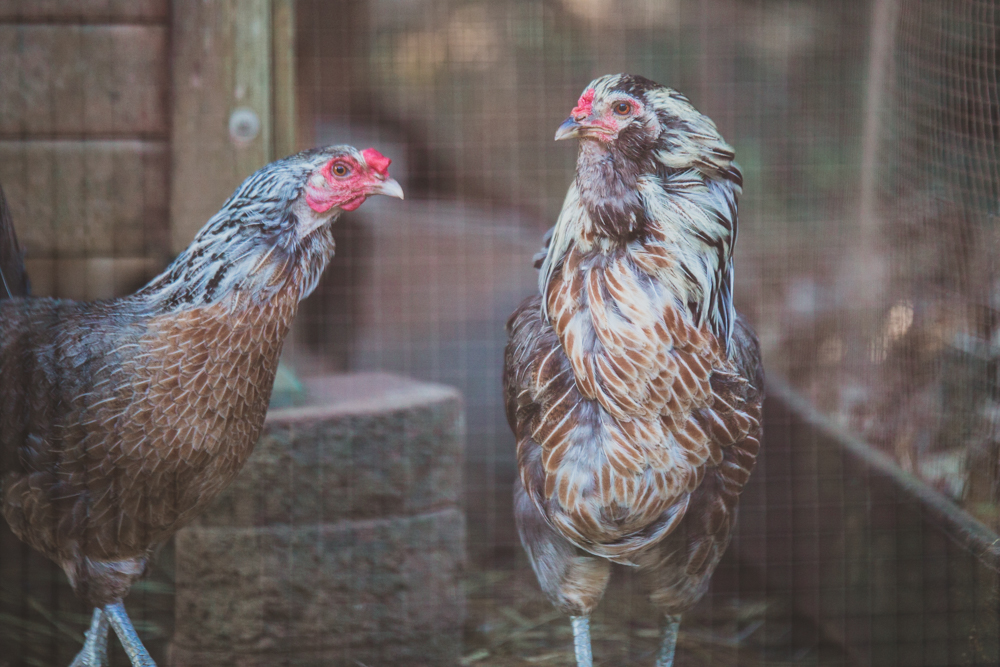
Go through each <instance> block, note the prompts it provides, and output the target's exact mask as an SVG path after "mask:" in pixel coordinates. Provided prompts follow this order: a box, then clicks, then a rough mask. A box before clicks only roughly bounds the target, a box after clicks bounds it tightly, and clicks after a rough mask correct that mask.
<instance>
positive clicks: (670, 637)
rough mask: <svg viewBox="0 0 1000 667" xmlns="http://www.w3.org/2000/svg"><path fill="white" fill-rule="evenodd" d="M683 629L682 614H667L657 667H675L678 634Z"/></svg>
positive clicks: (657, 655) (657, 656)
mask: <svg viewBox="0 0 1000 667" xmlns="http://www.w3.org/2000/svg"><path fill="white" fill-rule="evenodd" d="M680 627H681V615H680V614H667V620H666V623H665V624H664V626H663V641H662V643H661V644H660V651H659V652H658V653H657V654H656V667H673V664H674V652H675V651H676V649H677V632H678V630H679V629H680Z"/></svg>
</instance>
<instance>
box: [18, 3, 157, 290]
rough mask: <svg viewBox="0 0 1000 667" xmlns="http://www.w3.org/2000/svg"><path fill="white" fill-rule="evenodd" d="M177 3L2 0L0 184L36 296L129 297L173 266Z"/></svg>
mask: <svg viewBox="0 0 1000 667" xmlns="http://www.w3.org/2000/svg"><path fill="white" fill-rule="evenodd" d="M169 9H170V8H169V1H168V0H77V1H72V2H70V1H65V0H40V1H39V0H20V1H18V0H0V184H2V185H3V187H4V189H5V191H6V194H7V197H8V200H9V202H10V206H11V211H12V214H13V216H14V222H15V226H16V228H17V232H18V235H19V237H20V239H21V241H22V243H23V245H24V246H25V248H26V250H27V252H28V271H29V274H30V276H31V279H32V284H33V290H34V293H35V294H40V295H45V294H57V295H60V296H65V297H73V298H100V297H107V296H112V295H113V294H116V293H121V292H123V291H127V290H129V289H131V288H133V287H135V286H137V285H138V284H141V283H142V282H143V280H144V279H145V278H147V277H148V276H150V275H151V274H152V273H153V272H155V270H156V269H157V268H158V267H159V266H161V265H162V264H163V262H164V261H165V260H166V258H167V257H166V252H165V249H166V240H167V238H168V235H169V215H168V202H169V182H170V178H169V172H170V161H169V154H170V151H169V143H168V142H169V136H170V107H169V104H170V85H169V84H170V77H169V71H168V62H169V49H170V30H169V20H170V11H169Z"/></svg>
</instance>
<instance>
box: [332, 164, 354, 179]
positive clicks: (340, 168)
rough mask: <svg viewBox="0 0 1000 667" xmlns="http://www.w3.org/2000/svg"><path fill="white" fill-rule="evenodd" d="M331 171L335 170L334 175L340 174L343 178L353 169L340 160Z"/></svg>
mask: <svg viewBox="0 0 1000 667" xmlns="http://www.w3.org/2000/svg"><path fill="white" fill-rule="evenodd" d="M331 171H332V172H333V175H334V176H339V177H341V178H343V177H344V176H347V174H349V173H350V172H351V170H350V169H348V168H347V165H345V164H343V163H340V162H338V163H337V164H335V165H333V169H331Z"/></svg>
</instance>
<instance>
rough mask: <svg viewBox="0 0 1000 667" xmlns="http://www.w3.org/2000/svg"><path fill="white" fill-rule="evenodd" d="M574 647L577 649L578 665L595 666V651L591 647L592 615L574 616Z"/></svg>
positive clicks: (579, 666)
mask: <svg viewBox="0 0 1000 667" xmlns="http://www.w3.org/2000/svg"><path fill="white" fill-rule="evenodd" d="M571 620H572V621H573V649H574V650H575V651H576V667H593V665H594V653H593V650H592V649H591V647H590V617H589V616H573V617H572V618H571Z"/></svg>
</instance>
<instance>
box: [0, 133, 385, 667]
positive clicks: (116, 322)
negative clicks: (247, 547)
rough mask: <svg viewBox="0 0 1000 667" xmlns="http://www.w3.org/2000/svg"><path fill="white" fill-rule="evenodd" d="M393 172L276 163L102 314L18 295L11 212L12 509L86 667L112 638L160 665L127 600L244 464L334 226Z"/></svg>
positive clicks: (363, 156) (6, 409)
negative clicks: (42, 564)
mask: <svg viewBox="0 0 1000 667" xmlns="http://www.w3.org/2000/svg"><path fill="white" fill-rule="evenodd" d="M389 162H390V161H389V159H388V158H386V157H384V156H383V155H381V154H380V153H379V152H378V151H376V150H374V149H367V150H365V151H363V152H359V151H357V150H355V149H354V148H351V147H350V146H332V147H328V148H323V149H317V150H310V151H305V152H303V153H299V154H297V155H294V156H292V157H289V158H286V159H284V160H280V161H278V162H274V163H272V164H269V165H267V166H266V167H264V168H263V169H261V170H260V171H258V172H257V173H255V174H253V175H252V176H250V177H249V178H247V180H246V181H244V182H243V184H242V185H241V186H240V187H239V188H238V189H237V190H236V192H235V193H234V194H233V196H232V197H230V199H229V200H228V201H227V202H226V203H225V204H224V205H223V207H222V210H220V211H219V212H218V213H217V214H216V215H215V216H213V217H212V219H211V220H209V221H208V223H207V224H206V225H205V227H204V228H203V229H202V230H201V231H200V232H199V233H198V235H197V236H196V237H195V239H194V241H193V242H192V243H191V245H190V246H189V247H188V248H187V250H185V251H184V252H183V253H182V254H181V255H180V256H179V257H178V258H177V259H176V260H175V261H174V262H173V263H172V264H171V265H170V266H169V267H168V268H167V269H166V270H165V271H164V272H163V274H161V275H160V276H159V277H157V278H155V279H154V280H153V281H152V282H150V283H149V284H148V285H146V286H145V287H144V288H142V289H141V290H140V291H139V292H137V293H135V294H133V295H132V296H128V297H124V298H121V299H114V300H109V301H98V302H94V303H82V302H76V301H63V300H57V299H43V298H27V297H25V296H24V294H25V293H26V290H25V289H24V288H23V285H24V284H25V282H24V279H23V276H24V269H23V266H22V263H21V261H20V253H19V251H18V249H17V245H16V240H15V239H14V235H13V227H12V225H11V222H10V218H9V216H8V215H7V214H6V207H3V213H4V215H3V217H2V219H0V241H2V242H4V244H5V245H4V246H3V247H0V253H2V254H0V259H2V260H3V261H4V263H3V264H0V271H2V274H3V279H4V284H5V285H6V290H5V292H4V293H3V295H4V296H12V297H14V298H8V299H5V300H0V377H2V378H3V382H2V383H0V475H2V476H0V481H2V485H3V486H2V491H3V496H2V510H3V514H4V516H5V518H6V519H7V522H8V523H9V524H10V527H11V529H12V530H13V531H14V533H15V534H16V535H17V536H18V537H19V538H21V539H22V540H24V541H25V542H27V543H28V544H30V545H31V546H32V547H34V548H35V549H37V550H38V551H40V552H42V553H43V554H45V555H46V556H48V557H49V558H51V559H52V560H54V561H55V562H56V563H58V564H59V565H60V566H61V567H62V568H63V570H64V571H65V572H66V575H67V576H68V577H69V580H70V583H71V584H72V586H73V589H74V590H75V591H76V593H77V594H78V595H79V596H80V597H81V598H83V599H84V600H85V601H86V602H87V603H88V604H90V605H92V606H93V607H94V613H93V621H92V624H91V627H90V630H89V631H88V632H87V640H86V643H85V644H84V647H83V650H82V651H81V652H80V653H79V655H77V657H76V659H75V660H74V661H73V665H74V666H84V665H86V666H96V665H102V664H104V663H105V661H106V649H107V634H108V625H109V623H110V625H111V626H112V627H113V628H114V629H115V633H116V634H117V635H118V637H119V639H120V640H121V642H122V645H123V646H124V648H125V650H126V652H127V653H128V655H129V658H130V659H131V661H132V663H133V664H134V665H136V666H139V665H142V666H147V665H153V661H152V659H151V658H150V657H149V653H148V652H147V651H146V649H145V648H144V647H143V645H142V643H141V641H140V640H139V638H138V636H137V635H136V632H135V630H134V628H133V627H132V624H131V622H130V621H129V618H128V615H127V614H126V612H125V608H124V606H123V603H122V600H123V598H124V597H125V596H126V595H127V594H128V591H129V587H130V586H131V585H132V583H133V582H134V581H135V580H136V579H138V578H140V577H142V576H143V574H144V573H145V572H146V570H147V569H148V568H149V566H150V561H151V558H152V555H153V552H154V550H155V549H156V548H157V547H158V545H160V544H162V543H163V542H164V541H166V540H167V539H168V538H169V537H170V536H171V535H173V534H174V533H175V532H176V531H177V530H178V529H179V528H181V527H182V526H183V525H185V524H186V523H188V522H190V521H191V520H192V519H193V518H194V517H195V516H197V515H198V513H199V512H200V511H201V510H202V509H204V508H205V506H206V505H207V504H208V503H209V502H210V501H211V500H212V499H213V498H214V497H215V496H216V495H217V494H218V493H219V492H220V491H222V490H223V489H224V488H225V487H226V486H227V485H228V484H229V483H230V482H231V481H232V480H233V478H234V477H235V476H236V474H237V473H238V472H239V470H240V468H241V467H242V466H243V464H244V462H245V461H246V459H247V456H249V454H250V452H251V451H252V449H253V446H254V443H255V442H256V440H257V437H258V435H259V434H260V430H261V427H262V426H263V423H264V416H265V412H266V410H267V404H268V400H269V398H270V394H271V388H272V384H273V382H274V374H275V370H276V368H277V365H278V357H279V355H280V353H281V347H282V342H283V341H284V338H285V334H286V333H287V332H288V327H289V325H290V324H291V321H292V318H293V317H294V316H295V313H296V310H297V309H298V304H299V301H300V300H301V299H303V298H305V297H306V296H307V295H308V294H309V293H310V292H311V291H312V290H313V288H314V287H315V286H316V282H317V281H318V280H319V277H320V275H321V273H322V272H323V269H324V268H325V267H326V265H327V263H328V262H329V261H330V258H331V257H332V256H333V251H334V238H333V229H332V224H331V223H332V222H333V221H334V220H335V219H336V218H337V217H338V216H339V215H340V213H341V212H342V211H351V210H354V209H356V208H357V207H358V206H360V205H361V204H362V203H363V202H364V201H365V198H366V197H368V196H370V195H374V194H385V195H390V196H394V197H400V198H402V196H403V192H402V189H401V188H400V187H399V184H398V183H396V181H394V180H392V179H391V178H389V173H388V166H389Z"/></svg>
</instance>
